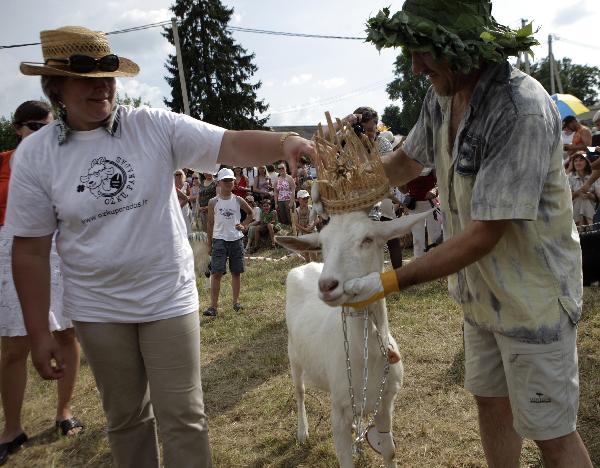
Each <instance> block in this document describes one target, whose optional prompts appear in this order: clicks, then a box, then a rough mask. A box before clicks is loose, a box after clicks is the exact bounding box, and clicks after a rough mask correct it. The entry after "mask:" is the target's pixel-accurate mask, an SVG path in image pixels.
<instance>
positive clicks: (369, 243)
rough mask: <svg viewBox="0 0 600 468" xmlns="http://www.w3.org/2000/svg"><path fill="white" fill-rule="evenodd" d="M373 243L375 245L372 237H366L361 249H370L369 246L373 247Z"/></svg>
mask: <svg viewBox="0 0 600 468" xmlns="http://www.w3.org/2000/svg"><path fill="white" fill-rule="evenodd" d="M372 243H373V238H372V237H365V238H364V239H363V240H362V242H361V244H360V246H361V247H368V246H369V245H371V244H372Z"/></svg>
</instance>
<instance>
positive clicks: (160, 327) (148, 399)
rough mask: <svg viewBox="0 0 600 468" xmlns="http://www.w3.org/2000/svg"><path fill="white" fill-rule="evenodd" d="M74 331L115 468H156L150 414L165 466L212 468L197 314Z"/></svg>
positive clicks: (87, 324) (79, 324)
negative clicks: (99, 400)
mask: <svg viewBox="0 0 600 468" xmlns="http://www.w3.org/2000/svg"><path fill="white" fill-rule="evenodd" d="M74 326H75V331H76V333H77V337H78V338H79V341H80V342H81V346H82V348H83V350H84V352H85V355H86V358H87V361H88V363H89V365H90V367H91V369H92V372H93V373H94V377H95V379H96V385H97V386H98V390H100V394H101V396H102V405H103V407H104V412H105V413H106V419H107V420H108V439H109V441H110V447H111V449H112V454H113V458H114V461H115V466H116V467H119V468H122V467H127V468H129V467H136V468H137V467H144V468H154V467H156V468H158V467H159V466H160V462H159V452H158V441H157V435H156V423H155V419H154V413H155V412H156V419H157V420H158V424H159V426H160V435H161V439H162V442H163V456H164V465H165V466H166V467H169V468H188V467H189V468H196V467H202V468H205V467H211V466H212V463H211V454H210V447H209V441H208V425H207V420H206V415H205V414H204V403H203V401H202V386H201V382H200V324H199V317H198V314H196V313H192V314H187V315H182V316H179V317H174V318H170V319H165V320H157V321H154V322H146V323H90V322H78V321H76V322H74Z"/></svg>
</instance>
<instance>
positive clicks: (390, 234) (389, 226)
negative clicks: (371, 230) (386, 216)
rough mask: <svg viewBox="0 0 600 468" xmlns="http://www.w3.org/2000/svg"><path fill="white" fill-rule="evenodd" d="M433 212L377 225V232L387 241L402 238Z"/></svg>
mask: <svg viewBox="0 0 600 468" xmlns="http://www.w3.org/2000/svg"><path fill="white" fill-rule="evenodd" d="M432 211H433V210H428V211H425V212H424V213H418V214H411V215H406V216H401V217H400V218H397V219H393V220H391V221H385V222H383V223H377V230H378V231H379V232H380V233H381V236H382V237H383V238H384V239H385V240H390V239H395V238H397V237H402V236H403V235H404V234H406V233H407V232H409V231H410V230H411V229H412V227H413V225H415V224H416V223H422V222H423V221H424V220H425V218H426V217H427V216H428V215H429V214H430V213H431V212H432Z"/></svg>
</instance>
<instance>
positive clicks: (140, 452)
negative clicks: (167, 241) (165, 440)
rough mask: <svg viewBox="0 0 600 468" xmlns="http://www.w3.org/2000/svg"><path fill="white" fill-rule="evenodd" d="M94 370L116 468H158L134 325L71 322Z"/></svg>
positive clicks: (155, 439)
mask: <svg viewBox="0 0 600 468" xmlns="http://www.w3.org/2000/svg"><path fill="white" fill-rule="evenodd" d="M73 324H74V326H75V332H76V333H77V337H78V338H79V342H80V343H81V347H82V348H83V351H84V352H85V355H86V357H87V361H88V363H89V365H90V367H91V369H92V373H93V374H94V378H95V379H96V386H97V387H98V390H99V391H100V395H101V397H102V406H103V407H104V412H105V414H106V419H107V421H108V440H109V442H110V448H111V451H112V455H113V458H114V462H115V463H114V466H115V467H118V468H137V467H141V466H143V467H144V468H146V467H148V468H158V467H159V456H158V440H157V436H156V424H155V421H154V413H153V410H152V405H151V404H150V394H149V391H148V379H147V377H146V369H145V368H144V359H143V358H142V355H141V352H140V345H139V341H138V340H139V336H138V326H139V325H138V324H136V323H93V322H73Z"/></svg>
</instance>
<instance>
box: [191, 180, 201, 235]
mask: <svg viewBox="0 0 600 468" xmlns="http://www.w3.org/2000/svg"><path fill="white" fill-rule="evenodd" d="M198 193H200V175H199V174H198V173H197V172H194V173H193V174H192V182H191V184H190V205H191V207H192V215H191V218H192V227H193V229H194V230H197V228H198Z"/></svg>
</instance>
